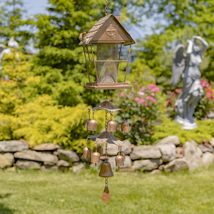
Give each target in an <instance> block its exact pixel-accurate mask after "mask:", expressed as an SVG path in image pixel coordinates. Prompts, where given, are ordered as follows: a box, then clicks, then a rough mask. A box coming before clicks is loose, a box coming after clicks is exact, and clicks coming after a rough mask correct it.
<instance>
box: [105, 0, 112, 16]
mask: <svg viewBox="0 0 214 214" xmlns="http://www.w3.org/2000/svg"><path fill="white" fill-rule="evenodd" d="M110 5H111V3H110V1H109V0H105V14H106V15H108V14H110Z"/></svg>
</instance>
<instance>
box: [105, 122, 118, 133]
mask: <svg viewBox="0 0 214 214" xmlns="http://www.w3.org/2000/svg"><path fill="white" fill-rule="evenodd" d="M107 131H108V132H116V131H117V122H115V121H113V120H110V121H109V122H108V125H107Z"/></svg>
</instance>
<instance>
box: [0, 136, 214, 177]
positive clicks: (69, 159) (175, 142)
mask: <svg viewBox="0 0 214 214" xmlns="http://www.w3.org/2000/svg"><path fill="white" fill-rule="evenodd" d="M118 145H122V152H123V153H124V154H125V163H124V166H123V167H122V168H120V169H119V170H120V171H137V170H140V171H145V172H152V173H153V174H155V173H159V172H161V171H165V172H174V171H179V170H193V169H196V168H199V167H202V166H209V165H210V164H212V163H214V138H213V139H212V140H211V141H210V142H206V143H203V144H196V143H195V142H194V141H190V142H186V143H185V144H184V145H181V144H180V141H179V138H178V137H177V136H169V137H166V138H164V139H162V140H161V141H159V142H158V143H157V144H155V145H142V146H134V145H132V144H131V143H130V142H129V141H128V140H125V141H123V142H121V141H115V144H109V146H108V149H107V153H108V156H109V162H110V164H111V166H112V168H113V169H117V167H116V163H115V157H116V155H117V154H118V152H119V151H118ZM6 168H13V169H16V168H18V169H42V170H51V169H54V170H57V169H58V170H61V171H66V170H71V171H73V172H79V171H81V170H82V169H83V168H84V164H83V163H81V160H80V158H79V157H78V155H77V154H76V153H75V152H73V151H71V150H63V149H61V148H60V147H59V146H58V145H55V144H52V143H48V144H41V145H38V146H35V147H34V148H29V146H28V144H27V143H26V142H25V141H1V142H0V169H6Z"/></svg>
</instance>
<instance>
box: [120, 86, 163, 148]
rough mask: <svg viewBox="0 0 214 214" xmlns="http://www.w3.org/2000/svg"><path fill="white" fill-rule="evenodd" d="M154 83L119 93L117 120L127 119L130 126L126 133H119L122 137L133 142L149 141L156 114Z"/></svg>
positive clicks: (156, 101)
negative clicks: (128, 131)
mask: <svg viewBox="0 0 214 214" xmlns="http://www.w3.org/2000/svg"><path fill="white" fill-rule="evenodd" d="M159 91H160V89H159V88H158V87H157V86H156V85H155V84H149V85H147V86H146V87H142V88H141V89H140V90H138V91H130V92H127V93H123V92H122V93H121V94H120V96H119V98H120V99H119V101H118V102H119V108H121V109H122V110H121V111H119V113H118V115H117V121H118V122H119V123H122V122H123V121H127V122H128V123H129V124H130V126H131V131H130V133H128V134H122V133H119V135H120V136H121V137H122V138H126V139H127V138H129V139H130V140H131V142H132V143H135V144H148V143H151V138H152V135H153V131H154V130H153V128H154V122H155V121H156V119H157V115H158V99H157V96H158V92H159Z"/></svg>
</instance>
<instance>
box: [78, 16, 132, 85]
mask: <svg viewBox="0 0 214 214" xmlns="http://www.w3.org/2000/svg"><path fill="white" fill-rule="evenodd" d="M80 41H81V42H80V44H81V45H82V46H83V50H84V56H85V61H86V66H87V72H88V78H89V83H87V84H86V86H85V87H86V88H88V89H120V88H129V87H131V86H130V84H128V83H127V82H126V76H127V73H128V72H129V63H130V60H131V56H130V55H131V45H132V44H134V43H135V42H134V40H133V39H132V37H131V36H130V35H129V33H128V32H127V31H126V30H125V28H124V27H123V26H122V25H121V23H120V22H119V21H118V19H117V18H116V17H115V16H114V15H112V14H108V15H106V16H105V17H103V18H102V19H100V20H99V21H98V22H97V23H96V24H95V25H94V26H93V27H92V28H91V29H90V30H89V32H88V33H82V34H81V35H80ZM121 70H123V71H124V74H120V73H119V72H121ZM95 73H96V74H95ZM94 77H95V78H94Z"/></svg>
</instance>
